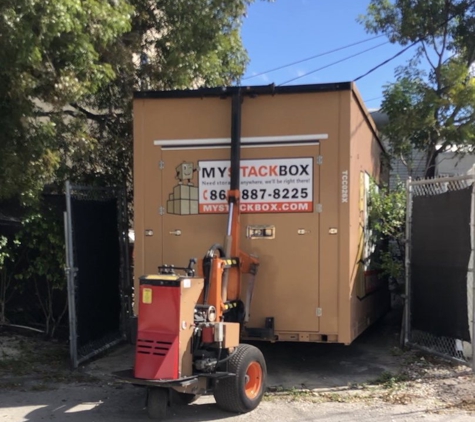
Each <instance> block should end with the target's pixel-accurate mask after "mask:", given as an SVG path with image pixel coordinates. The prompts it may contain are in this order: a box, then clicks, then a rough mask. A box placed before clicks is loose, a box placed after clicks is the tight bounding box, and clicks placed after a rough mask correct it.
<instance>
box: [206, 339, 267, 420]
mask: <svg viewBox="0 0 475 422" xmlns="http://www.w3.org/2000/svg"><path fill="white" fill-rule="evenodd" d="M228 370H229V372H231V373H234V374H236V376H235V377H230V378H224V379H222V380H219V381H218V382H217V384H216V387H215V390H214V393H213V394H214V398H215V399H216V403H217V405H218V406H219V407H220V408H221V409H223V410H227V411H228V412H236V413H246V412H249V411H251V410H254V409H255V408H256V407H257V406H258V405H259V403H260V402H261V400H262V397H263V396H264V392H265V388H266V380H267V367H266V362H265V360H264V356H263V355H262V353H261V351H260V350H259V349H258V348H257V347H254V346H251V345H249V344H240V345H239V346H238V348H237V350H236V351H235V352H234V353H233V354H232V355H231V357H230V359H229V361H228Z"/></svg>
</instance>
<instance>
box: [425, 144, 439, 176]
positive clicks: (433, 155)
mask: <svg viewBox="0 0 475 422" xmlns="http://www.w3.org/2000/svg"><path fill="white" fill-rule="evenodd" d="M437 155H439V152H438V151H437V149H436V148H435V144H434V145H433V146H431V147H430V148H429V150H428V151H427V156H426V170H425V174H424V177H435V171H436V162H437Z"/></svg>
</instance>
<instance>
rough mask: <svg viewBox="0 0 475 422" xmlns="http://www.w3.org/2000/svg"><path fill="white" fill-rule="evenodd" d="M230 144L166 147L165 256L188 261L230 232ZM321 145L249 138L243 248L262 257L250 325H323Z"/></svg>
mask: <svg viewBox="0 0 475 422" xmlns="http://www.w3.org/2000/svg"><path fill="white" fill-rule="evenodd" d="M229 152H230V149H229V148H214V149H186V150H183V149H182V150H176V149H172V148H170V149H166V148H163V149H162V161H163V163H164V168H163V170H162V172H163V173H162V178H161V180H162V207H163V208H164V209H165V213H164V215H163V216H162V233H163V236H162V238H163V257H162V263H166V264H174V265H175V266H186V265H187V263H188V260H189V259H190V258H192V257H196V258H199V257H202V256H204V254H205V253H206V251H207V250H208V248H209V247H210V246H211V245H212V244H214V243H221V244H222V243H223V240H224V236H225V233H226V223H227V214H226V211H227V206H226V192H227V190H228V189H229ZM318 157H319V145H318V144H317V143H314V144H312V145H301V144H299V145H292V146H272V147H270V146H268V145H265V146H259V145H253V146H252V147H251V146H243V148H242V152H241V160H242V161H241V198H242V199H241V211H242V216H241V239H242V242H241V244H242V249H243V250H244V251H246V252H248V253H252V254H256V255H258V256H259V258H260V268H259V273H258V275H257V278H256V287H255V291H254V298H253V304H252V306H251V320H250V322H249V326H252V327H264V324H265V318H266V317H273V318H274V321H275V330H276V331H287V332H302V331H307V332H316V331H318V316H317V314H318V307H319V306H318V288H319V285H318V247H319V233H318V227H319V222H318V220H319V214H318V211H319V205H318V204H319V164H318Z"/></svg>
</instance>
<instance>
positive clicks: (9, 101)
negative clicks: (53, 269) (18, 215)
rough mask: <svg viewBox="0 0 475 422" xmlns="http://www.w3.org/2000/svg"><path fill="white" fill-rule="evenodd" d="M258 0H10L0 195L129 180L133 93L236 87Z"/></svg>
mask: <svg viewBox="0 0 475 422" xmlns="http://www.w3.org/2000/svg"><path fill="white" fill-rule="evenodd" d="M251 2H252V0H109V1H100V2H98V1H95V0H62V1H52V2H44V1H41V0H4V1H2V2H1V4H0V126H1V127H2V131H1V134H0V200H1V199H2V198H8V197H12V196H21V197H22V198H23V200H25V199H28V198H36V197H37V194H38V192H40V191H41V190H42V189H43V187H44V185H46V184H53V185H57V186H62V184H63V182H64V180H66V179H70V180H72V181H74V182H77V183H87V184H101V185H105V184H108V185H111V184H115V185H117V184H123V183H125V182H127V181H128V182H129V186H130V185H131V183H130V182H131V180H130V179H131V167H132V162H131V156H132V131H131V127H132V124H131V122H132V113H131V103H132V101H131V99H132V93H133V91H134V90H137V89H172V88H190V87H198V86H217V85H228V84H231V83H233V82H234V81H236V80H238V78H239V77H240V75H241V74H242V73H243V71H244V68H245V65H246V63H247V55H246V52H245V50H244V48H243V46H242V44H241V40H240V25H241V20H242V17H243V16H244V14H245V11H246V7H247V5H248V4H249V3H251Z"/></svg>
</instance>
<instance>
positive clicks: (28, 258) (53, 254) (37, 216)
mask: <svg viewBox="0 0 475 422" xmlns="http://www.w3.org/2000/svg"><path fill="white" fill-rule="evenodd" d="M60 217H61V215H60V213H59V212H58V211H56V210H55V209H54V207H52V206H51V205H47V204H46V203H44V202H42V203H41V204H40V205H38V206H37V207H36V208H33V209H32V210H31V212H30V213H29V215H28V216H26V217H25V218H24V219H23V222H22V228H21V230H20V231H19V233H18V234H17V235H16V244H17V245H18V247H17V249H16V255H15V256H14V258H15V262H16V264H17V267H16V269H14V270H12V271H11V276H13V277H14V279H15V282H16V283H22V284H23V291H24V292H34V297H35V302H36V305H37V307H39V310H40V313H41V315H42V318H41V323H42V325H44V328H45V333H46V335H47V336H48V337H53V336H54V334H55V331H56V329H57V328H58V326H59V324H60V323H61V321H62V319H63V317H64V315H65V313H66V310H67V307H66V306H67V302H66V298H67V295H66V278H65V275H64V270H63V266H64V254H65V251H64V229H63V226H62V224H61V223H60ZM31 296H32V294H31V293H30V298H31ZM30 300H31V299H30Z"/></svg>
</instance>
